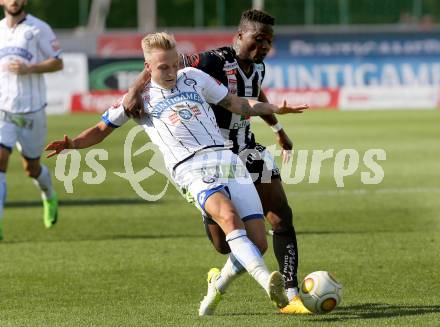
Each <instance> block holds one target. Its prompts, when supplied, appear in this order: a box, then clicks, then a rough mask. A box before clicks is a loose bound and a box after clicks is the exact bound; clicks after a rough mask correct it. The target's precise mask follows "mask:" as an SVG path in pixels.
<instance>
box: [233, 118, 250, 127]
mask: <svg viewBox="0 0 440 327" xmlns="http://www.w3.org/2000/svg"><path fill="white" fill-rule="evenodd" d="M240 119H241V121H239V122H234V123H233V124H231V127H230V129H240V128H245V127H247V126H248V125H249V124H250V122H249V120H248V119H246V117H245V116H241V118H240Z"/></svg>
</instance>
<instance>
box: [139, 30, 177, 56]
mask: <svg viewBox="0 0 440 327" xmlns="http://www.w3.org/2000/svg"><path fill="white" fill-rule="evenodd" d="M141 45H142V50H143V51H144V57H145V59H146V60H148V58H149V56H150V54H151V52H152V51H153V50H155V49H159V50H172V49H175V48H176V40H175V39H174V36H173V35H171V34H168V33H165V32H160V33H153V34H148V35H147V36H146V37H144V38H143V39H142V42H141Z"/></svg>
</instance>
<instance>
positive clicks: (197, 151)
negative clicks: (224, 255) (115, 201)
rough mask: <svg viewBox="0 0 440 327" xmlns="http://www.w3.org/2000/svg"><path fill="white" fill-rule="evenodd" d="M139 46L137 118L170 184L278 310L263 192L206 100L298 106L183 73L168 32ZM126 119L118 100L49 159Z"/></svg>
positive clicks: (260, 108) (242, 107)
mask: <svg viewBox="0 0 440 327" xmlns="http://www.w3.org/2000/svg"><path fill="white" fill-rule="evenodd" d="M142 48H143V51H144V56H145V61H146V67H147V68H148V69H149V70H150V72H151V81H150V82H149V83H147V84H146V85H145V88H144V91H143V93H142V98H143V101H144V113H145V115H143V117H141V118H140V119H137V122H138V123H139V124H141V125H142V126H143V127H144V129H145V131H146V132H147V134H148V135H149V137H150V139H151V140H152V141H153V142H154V143H155V144H156V145H158V147H159V149H160V150H161V152H162V153H163V155H164V159H165V162H166V167H167V169H168V171H169V173H170V176H171V178H172V179H173V181H174V182H175V183H176V184H177V185H178V186H179V187H180V188H181V189H184V190H185V191H186V192H188V193H189V194H191V195H192V196H193V198H194V199H195V203H196V205H197V206H198V208H199V209H200V210H202V211H205V212H207V213H209V214H210V215H211V216H212V217H213V219H214V220H215V221H216V222H217V223H218V224H219V225H220V226H221V228H222V229H223V231H224V233H225V234H226V240H227V242H228V244H229V246H230V248H231V252H232V255H233V256H234V257H235V258H236V259H237V260H239V261H240V262H241V264H242V265H243V266H244V267H245V268H246V270H247V271H248V272H249V274H250V275H251V276H252V277H253V278H254V279H255V280H256V281H257V282H258V283H259V284H260V285H261V286H262V287H263V288H264V289H265V290H266V292H267V294H268V295H269V297H270V299H271V300H272V301H273V302H274V303H275V304H276V305H277V306H278V307H284V306H286V305H287V304H288V299H287V296H286V294H285V292H284V280H283V277H282V275H281V274H280V273H279V272H278V271H276V272H272V273H270V272H269V270H268V269H267V267H266V265H265V263H264V260H263V258H262V254H261V253H263V252H264V251H265V250H266V248H267V240H266V235H265V227H264V221H263V211H262V207H261V202H260V200H259V198H258V194H257V192H256V190H255V187H254V185H253V183H252V180H251V178H250V176H249V174H248V172H247V171H246V168H245V166H244V164H243V163H242V162H241V160H240V159H239V158H238V157H237V155H235V154H234V153H232V151H230V150H229V149H228V148H227V146H226V145H225V140H224V138H223V137H222V135H221V133H220V130H219V127H218V125H217V122H216V120H215V117H214V114H213V111H212V109H211V107H210V106H209V104H208V102H210V103H215V104H219V105H221V106H223V107H224V108H226V109H228V110H231V111H233V112H235V113H239V114H244V115H264V114H269V113H270V114H272V113H290V112H294V111H295V112H296V111H297V110H298V107H295V108H292V107H287V106H286V105H284V106H282V107H276V106H274V105H271V104H268V103H260V102H257V101H251V100H250V101H248V100H244V99H241V98H239V97H237V96H235V95H233V94H231V93H229V92H228V90H227V88H226V87H225V86H223V85H222V84H221V83H219V82H217V81H216V80H215V79H213V78H212V77H210V76H209V75H207V74H206V73H204V72H202V71H200V70H197V69H195V68H185V69H182V70H178V60H179V59H178V54H177V51H176V45H175V41H174V39H173V37H172V36H170V35H168V34H166V33H156V34H150V35H148V36H146V37H145V38H144V39H143V40H142ZM304 108H306V106H305V107H304ZM128 120H129V117H128V116H127V115H126V113H125V110H124V107H123V106H122V100H121V102H120V103H118V104H116V105H114V106H113V107H112V108H110V109H109V110H107V111H106V112H105V113H104V115H103V116H102V121H101V122H99V123H98V124H97V125H95V126H94V127H91V128H89V129H87V130H85V131H83V132H82V133H81V134H79V135H78V136H77V137H75V138H74V139H72V140H71V139H69V138H68V137H67V136H64V139H63V140H58V141H54V142H52V143H50V144H49V145H48V146H47V147H46V150H52V152H51V153H49V154H48V157H50V156H53V155H55V154H58V153H60V152H61V151H62V150H64V149H81V148H86V147H89V146H92V145H94V144H97V143H99V142H101V141H102V140H103V139H104V138H105V137H107V136H108V135H109V134H110V133H111V132H112V131H113V130H114V129H115V128H117V127H119V126H121V125H122V124H124V123H125V122H126V121H128ZM224 167H228V168H227V169H224ZM231 172H232V176H231V174H230V173H231ZM226 175H227V176H226ZM216 296H217V294H216V293H215V289H213V293H211V294H210V295H209V297H210V301H208V302H206V301H205V302H206V303H207V306H204V307H201V308H200V310H199V314H200V315H206V314H210V313H211V312H212V310H213V308H214V307H215V305H216V301H215V298H216ZM202 302H203V301H202Z"/></svg>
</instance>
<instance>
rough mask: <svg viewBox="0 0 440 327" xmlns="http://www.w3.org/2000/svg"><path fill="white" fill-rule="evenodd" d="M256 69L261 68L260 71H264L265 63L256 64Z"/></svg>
mask: <svg viewBox="0 0 440 327" xmlns="http://www.w3.org/2000/svg"><path fill="white" fill-rule="evenodd" d="M254 65H255V66H254V67H255V69H256V70H259V71H263V70H264V65H263V64H254Z"/></svg>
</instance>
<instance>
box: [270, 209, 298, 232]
mask: <svg viewBox="0 0 440 327" xmlns="http://www.w3.org/2000/svg"><path fill="white" fill-rule="evenodd" d="M266 217H267V219H268V220H269V222H270V224H271V225H272V230H273V231H274V232H283V231H289V230H291V229H292V225H293V222H292V218H293V214H292V209H291V208H290V206H289V205H288V204H287V203H286V204H285V205H283V206H280V207H279V208H278V209H277V210H274V211H269V212H267V214H266Z"/></svg>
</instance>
